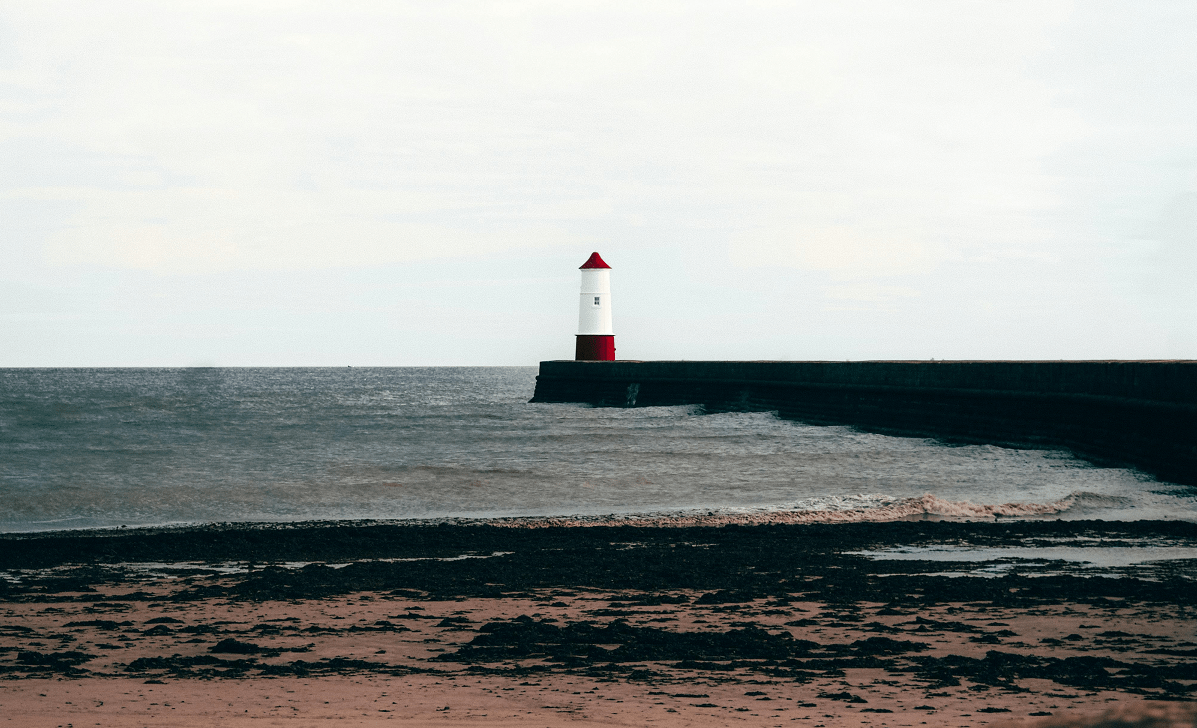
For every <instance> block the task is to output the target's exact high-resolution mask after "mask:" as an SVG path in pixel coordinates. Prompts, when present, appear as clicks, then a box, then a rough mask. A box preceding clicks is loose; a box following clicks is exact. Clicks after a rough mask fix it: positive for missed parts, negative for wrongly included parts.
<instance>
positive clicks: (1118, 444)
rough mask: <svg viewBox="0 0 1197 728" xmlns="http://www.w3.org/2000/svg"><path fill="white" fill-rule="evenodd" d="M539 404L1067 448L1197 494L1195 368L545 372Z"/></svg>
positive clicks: (1051, 364) (931, 366) (724, 367)
mask: <svg viewBox="0 0 1197 728" xmlns="http://www.w3.org/2000/svg"><path fill="white" fill-rule="evenodd" d="M532 401H533V402H579V403H589V404H593V405H599V406H614V407H648V406H654V405H678V404H701V405H703V406H705V407H706V408H707V409H708V410H710V411H726V410H755V411H762V410H764V411H773V410H775V411H777V412H778V414H779V415H780V416H782V417H787V418H792V419H797V420H802V421H805V422H811V423H815V424H836V425H851V426H855V427H858V428H861V429H864V430H869V431H874V432H884V433H889V434H897V435H909V436H919V437H939V438H944V439H949V440H955V441H962V442H978V443H980V442H983V443H992V444H997V445H1005V446H1010V447H1033V448H1044V447H1048V448H1052V447H1061V448H1067V449H1070V450H1072V451H1073V452H1075V453H1076V454H1078V455H1080V456H1081V457H1085V458H1087V459H1090V460H1092V461H1094V462H1097V463H1099V464H1108V465H1128V466H1132V467H1136V468H1139V469H1141V470H1143V471H1144V472H1147V473H1149V474H1151V475H1154V476H1156V477H1159V478H1162V479H1165V480H1171V481H1174V482H1180V483H1185V484H1190V485H1197V361H1044V362H1037V361H943V362H939V361H934V362H927V361H863V362H773V361H705V362H704V361H651V362H649V361H645V362H639V361H612V362H586V361H545V362H541V363H540V375H539V376H538V377H537V379H536V394H535V395H534V396H533V399H532Z"/></svg>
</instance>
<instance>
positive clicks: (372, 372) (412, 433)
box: [0, 367, 1197, 533]
mask: <svg viewBox="0 0 1197 728" xmlns="http://www.w3.org/2000/svg"><path fill="white" fill-rule="evenodd" d="M535 379H536V368H535V367H497V368H495V367H487V368H475V367H438V368H343V369H340V368H296V369H285V368H185V369H149V368H147V369H4V370H0V532H6V533H19V532H35V531H56V530H70V529H94V528H112V527H121V526H126V527H135V526H171V525H179V524H202V523H228V522H278V523H282V522H297V521H343V520H374V521H392V520H412V519H416V520H432V521H436V520H471V519H493V518H519V517H557V516H561V517H584V518H601V517H610V518H614V519H617V520H618V519H637V518H643V517H646V516H651V517H658V516H662V515H666V516H667V515H684V514H694V513H701V514H754V513H767V512H781V511H791V512H799V513H807V514H812V515H813V516H814V517H816V519H819V518H824V519H825V520H839V521H852V520H868V519H870V518H872V519H875V518H876V516H877V514H878V513H879V512H882V511H879V510H878V509H888V511H884V512H887V513H889V512H892V513H896V514H899V515H898V516H895V517H901V518H927V519H963V520H969V519H978V520H992V519H994V518H1031V519H1037V518H1052V519H1056V518H1059V519H1104V520H1143V519H1179V520H1185V521H1197V492H1195V491H1194V489H1192V488H1189V487H1182V486H1178V485H1175V484H1171V483H1166V482H1161V481H1158V480H1155V479H1153V478H1151V477H1149V476H1147V475H1145V474H1143V473H1140V472H1136V471H1134V470H1130V469H1123V468H1111V467H1098V466H1096V465H1093V464H1091V463H1089V462H1086V461H1084V460H1081V459H1078V458H1077V457H1074V456H1073V455H1072V454H1071V453H1069V452H1066V451H1062V450H1017V449H1009V448H1003V447H996V446H992V445H959V444H950V443H944V442H939V441H936V440H929V439H921V438H908V437H890V436H885V435H879V434H873V433H867V432H860V431H857V430H854V429H852V428H849V427H825V426H816V425H811V424H806V423H803V422H798V421H793V420H787V419H782V418H779V417H778V416H777V415H776V413H772V412H722V413H708V412H706V411H704V410H703V408H702V407H699V406H679V407H636V408H615V407H591V406H587V405H582V404H532V403H529V399H530V398H531V397H532V394H533V390H534V388H535V383H536V382H535ZM995 506H998V508H994V507H995Z"/></svg>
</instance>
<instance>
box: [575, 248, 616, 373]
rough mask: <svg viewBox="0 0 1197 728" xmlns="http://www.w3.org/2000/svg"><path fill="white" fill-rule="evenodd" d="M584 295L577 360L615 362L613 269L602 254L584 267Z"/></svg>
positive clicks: (596, 254) (593, 255) (579, 315)
mask: <svg viewBox="0 0 1197 728" xmlns="http://www.w3.org/2000/svg"><path fill="white" fill-rule="evenodd" d="M581 271H582V293H581V298H579V300H578V340H577V345H576V346H575V348H574V359H576V360H578V361H614V360H615V332H614V331H612V330H611V266H609V265H607V264H606V263H604V262H603V259H602V258H601V257H599V254H598V253H591V254H590V257H589V258H587V260H586V262H585V263H583V264H582V267H581Z"/></svg>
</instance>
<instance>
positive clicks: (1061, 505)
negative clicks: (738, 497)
mask: <svg viewBox="0 0 1197 728" xmlns="http://www.w3.org/2000/svg"><path fill="white" fill-rule="evenodd" d="M1129 503H1130V501H1129V499H1127V498H1120V497H1118V496H1106V495H1101V494H1099V493H1089V492H1085V491H1076V492H1073V493H1070V494H1069V495H1067V496H1065V497H1063V498H1060V499H1059V500H1055V501H1051V502H1048V503H1026V502H1013V503H999V504H994V505H990V504H983V503H973V502H971V501H950V500H945V499H943V498H940V497H939V496H936V495H932V494H931V493H925V494H923V495H921V496H917V497H913V498H897V497H894V496H887V495H876V494H873V495H854V496H827V497H822V498H810V499H807V500H804V501H799V502H797V503H793V504H790V505H787V506H772V507H758V508H725V509H720V510H709V511H705V512H700V511H683V512H676V513H646V514H623V515H604V516H564V517H547V518H535V517H534V518H511V519H498V521H500V522H503V523H507V524H508V525H512V526H524V527H533V528H534V527H547V526H600V525H610V524H620V525H636V526H722V525H731V524H739V525H759V524H788V523H792V524H806V523H870V522H872V523H876V522H884V521H902V520H913V519H920V518H928V517H929V518H936V519H938V518H944V519H952V520H964V521H979V520H984V521H992V520H994V519H997V518H1030V517H1035V516H1051V515H1057V514H1060V513H1064V512H1065V511H1069V510H1072V509H1074V508H1078V507H1083V508H1111V507H1118V506H1126V505H1129Z"/></svg>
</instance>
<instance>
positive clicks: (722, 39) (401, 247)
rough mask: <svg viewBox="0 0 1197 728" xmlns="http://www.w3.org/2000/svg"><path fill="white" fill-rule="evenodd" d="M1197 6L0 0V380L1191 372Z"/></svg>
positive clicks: (1196, 272)
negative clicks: (194, 374) (638, 368)
mask: <svg viewBox="0 0 1197 728" xmlns="http://www.w3.org/2000/svg"><path fill="white" fill-rule="evenodd" d="M1194 38H1197V3H1194V2H1192V1H1191V0H1182V1H1179V2H1166V1H1159V0H1156V1H1153V2H1141V1H1139V2H1121V3H1104V2H1083V3H1066V2H1049V1H1045V0H1034V1H1033V2H1025V3H1018V2H990V3H967V2H960V1H958V0H952V1H950V2H893V0H884V1H881V2H825V1H823V2H810V3H789V2H786V3H772V2H762V3H752V2H743V1H742V0H741V1H737V2H727V3H714V4H712V3H698V2H670V3H664V2H662V3H655V4H654V3H645V2H643V1H640V2H629V3H625V4H620V3H618V2H612V1H611V0H600V1H597V2H590V3H584V2H547V3H536V2H498V1H491V2H478V3H471V2H444V1H436V2H428V3H415V2H408V3H393V2H386V3H384V2H377V3H354V2H345V1H343V0H342V1H338V2H335V3H332V2H323V1H322V2H311V3H303V2H266V1H262V2H253V1H247V0H237V1H236V2H217V1H215V0H205V1H204V2H193V3H187V2H179V1H177V0H172V1H171V2H154V3H138V2H108V3H95V2H53V1H42V2H36V3H28V2H19V1H17V0H0V366H109V365H112V366H155V365H162V366H179V365H183V366H186V365H212V364H215V365H297V366H299V365H340V366H343V365H347V364H349V365H423V364H427V365H452V364H462V365H467V364H529V365H531V364H535V363H536V362H537V361H539V360H541V359H556V358H572V355H573V335H574V333H575V330H576V326H577V286H578V272H577V267H578V266H579V265H581V264H582V262H583V261H585V260H586V258H587V256H588V255H589V254H590V252H591V251H592V250H597V251H599V252H600V253H601V254H602V255H603V257H604V258H605V259H606V260H607V261H608V262H609V263H610V264H611V265H612V266H613V268H614V271H613V274H612V288H613V305H614V318H615V331H616V335H617V336H616V346H617V347H618V354H619V356H620V358H637V359H665V358H678V359H681V358H685V359H891V358H914V359H927V358H936V359H940V358H948V359H951V358H982V359H988V358H1042V359H1060V358H1197V42H1195V41H1194Z"/></svg>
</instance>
